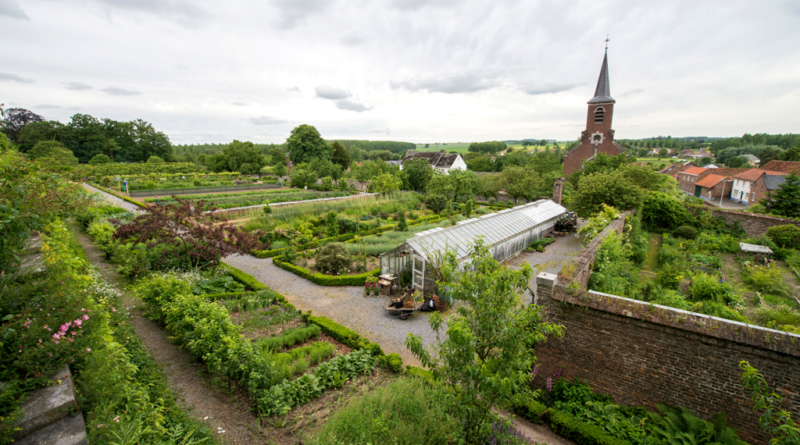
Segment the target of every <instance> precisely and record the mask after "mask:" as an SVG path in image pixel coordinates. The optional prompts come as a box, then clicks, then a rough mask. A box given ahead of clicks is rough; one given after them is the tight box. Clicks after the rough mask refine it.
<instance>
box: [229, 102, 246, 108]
mask: <svg viewBox="0 0 800 445" xmlns="http://www.w3.org/2000/svg"><path fill="white" fill-rule="evenodd" d="M231 105H236V106H237V107H246V106H247V104H245V103H242V102H231Z"/></svg>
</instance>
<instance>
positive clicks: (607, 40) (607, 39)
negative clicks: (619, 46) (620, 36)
mask: <svg viewBox="0 0 800 445" xmlns="http://www.w3.org/2000/svg"><path fill="white" fill-rule="evenodd" d="M610 40H611V39H609V38H608V34H606V49H608V42H609V41H610Z"/></svg>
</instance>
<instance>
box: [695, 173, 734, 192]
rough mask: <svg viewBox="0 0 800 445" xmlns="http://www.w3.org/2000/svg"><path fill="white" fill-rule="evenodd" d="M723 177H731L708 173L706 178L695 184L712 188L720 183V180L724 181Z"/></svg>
mask: <svg viewBox="0 0 800 445" xmlns="http://www.w3.org/2000/svg"><path fill="white" fill-rule="evenodd" d="M723 179H729V178H728V177H727V176H720V175H708V176H706V177H705V178H703V179H701V180H699V181H697V184H695V185H699V186H700V187H705V188H709V189H710V188H712V187H714V186H715V185H717V184H719V182H720V181H722V180H723Z"/></svg>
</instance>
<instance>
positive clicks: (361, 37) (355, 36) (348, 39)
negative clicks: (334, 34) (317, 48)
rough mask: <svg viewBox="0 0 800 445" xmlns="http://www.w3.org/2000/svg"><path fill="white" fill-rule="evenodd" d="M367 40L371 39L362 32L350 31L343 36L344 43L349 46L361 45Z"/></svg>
mask: <svg viewBox="0 0 800 445" xmlns="http://www.w3.org/2000/svg"><path fill="white" fill-rule="evenodd" d="M367 40H369V38H368V36H367V35H366V34H363V33H360V32H349V33H347V34H345V35H343V36H342V43H344V44H345V45H348V46H355V45H359V44H362V43H364V42H366V41H367Z"/></svg>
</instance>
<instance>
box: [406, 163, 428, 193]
mask: <svg viewBox="0 0 800 445" xmlns="http://www.w3.org/2000/svg"><path fill="white" fill-rule="evenodd" d="M403 171H404V172H405V173H406V174H407V175H408V185H409V187H410V189H411V190H414V191H418V192H421V191H424V190H425V189H427V188H428V183H429V182H430V180H431V178H432V177H433V167H431V165H430V164H429V163H428V160H427V159H412V160H409V161H407V162H406V163H404V164H403Z"/></svg>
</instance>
